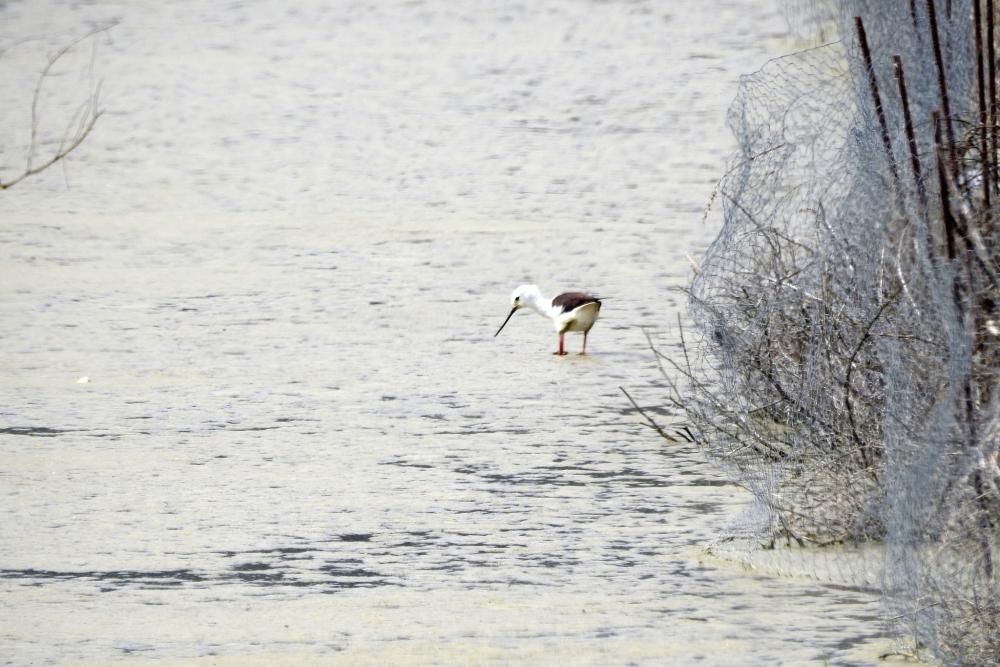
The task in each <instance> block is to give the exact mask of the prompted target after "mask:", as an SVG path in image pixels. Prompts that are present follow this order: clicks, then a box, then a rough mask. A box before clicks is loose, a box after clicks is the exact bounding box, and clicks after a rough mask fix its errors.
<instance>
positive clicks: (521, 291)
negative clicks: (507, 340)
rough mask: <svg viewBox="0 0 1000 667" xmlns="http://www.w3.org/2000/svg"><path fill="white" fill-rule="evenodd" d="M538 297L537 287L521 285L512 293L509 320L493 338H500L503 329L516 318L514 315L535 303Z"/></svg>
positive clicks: (504, 322)
mask: <svg viewBox="0 0 1000 667" xmlns="http://www.w3.org/2000/svg"><path fill="white" fill-rule="evenodd" d="M538 295H539V292H538V287H537V286H535V285H521V286H520V287H518V288H517V289H516V290H514V291H513V292H511V293H510V312H509V313H507V319H505V320H504V321H503V324H501V325H500V328H499V329H497V332H496V333H495V334H493V337H494V338H496V337H497V336H499V335H500V332H501V331H503V328H504V327H505V326H507V323H508V322H510V318H511V317H513V316H514V313H516V312H517V311H518V310H520V309H521V308H524V307H525V306H527V305H531V304H532V303H534V301H535V299H537V298H538Z"/></svg>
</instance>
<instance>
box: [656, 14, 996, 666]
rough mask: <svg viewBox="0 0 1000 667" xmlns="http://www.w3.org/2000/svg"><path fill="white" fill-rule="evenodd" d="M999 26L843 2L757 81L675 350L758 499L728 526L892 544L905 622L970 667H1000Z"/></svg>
mask: <svg viewBox="0 0 1000 667" xmlns="http://www.w3.org/2000/svg"><path fill="white" fill-rule="evenodd" d="M805 4H809V3H801V2H800V3H798V5H799V6H798V7H797V8H796V9H797V10H801V9H802V7H801V6H802V5H805ZM812 4H814V5H815V4H818V3H812ZM817 13H821V12H817ZM998 18H1000V16H998V14H997V8H996V7H995V6H994V2H993V0H954V1H950V0H949V1H948V2H945V0H939V1H938V2H935V1H934V0H919V1H917V0H909V1H903V0H895V1H893V2H884V1H881V0H880V1H875V0H872V1H871V2H846V1H845V2H841V3H839V5H838V6H837V7H836V9H834V10H833V11H832V15H831V16H830V17H829V20H830V21H832V22H833V23H834V24H835V25H836V26H837V28H838V33H839V35H840V39H839V40H838V41H836V42H834V43H829V44H826V45H823V46H819V47H815V48H811V49H808V50H805V51H802V52H800V53H796V54H794V55H790V56H787V57H784V58H780V59H778V60H776V61H773V62H771V63H769V64H767V65H766V66H765V67H764V68H763V69H761V70H760V71H759V72H757V73H754V74H752V75H749V76H746V77H744V78H743V80H742V81H741V85H740V88H739V92H738V95H737V99H736V101H735V103H734V105H733V107H732V109H731V112H730V124H731V126H732V128H733V130H734V132H735V134H736V136H737V140H738V142H739V152H738V154H737V156H736V157H735V158H734V161H733V164H732V167H731V169H730V171H729V172H728V173H727V175H726V176H725V178H724V179H723V180H722V182H721V183H720V186H719V190H718V199H719V200H720V201H721V205H722V208H723V215H724V226H723V229H722V231H721V233H720V234H719V236H718V238H717V239H716V240H715V241H714V243H713V244H712V246H711V247H710V249H709V250H708V252H707V254H706V256H705V258H704V260H703V262H702V263H701V265H700V266H699V268H698V271H697V273H696V275H695V278H694V280H693V283H692V284H691V286H690V290H689V298H690V310H691V317H692V319H693V321H694V322H695V331H694V332H693V333H692V332H685V335H686V336H687V339H686V341H685V344H684V348H685V349H684V356H683V360H682V361H677V360H676V359H675V360H674V361H673V362H671V361H670V359H669V358H668V356H667V355H663V354H660V353H657V354H658V355H659V358H660V359H661V360H663V361H665V362H669V363H673V371H675V372H674V373H672V374H671V375H672V377H674V378H675V384H674V389H675V391H674V395H673V396H672V397H671V400H673V401H674V402H675V403H676V404H677V405H678V406H680V407H681V408H682V410H683V411H684V413H685V414H686V417H687V420H688V424H689V429H690V435H691V437H692V438H693V439H694V440H696V441H697V442H699V443H701V444H702V445H703V446H704V447H705V448H706V449H707V451H708V452H709V453H710V454H711V455H712V457H713V458H714V460H716V461H718V462H720V463H721V464H722V465H724V466H725V467H726V468H727V469H728V470H730V471H731V472H732V473H733V474H734V476H735V477H736V478H737V479H738V480H739V481H740V482H741V483H742V484H743V485H745V486H746V487H747V488H748V489H750V490H751V491H752V492H753V494H754V498H755V510H754V513H753V514H752V516H753V518H754V520H753V521H746V522H744V523H743V525H742V526H741V527H740V529H739V530H738V531H734V534H733V535H731V536H729V537H730V538H733V539H734V540H738V541H739V543H740V544H742V545H746V546H743V547H740V548H744V549H746V550H748V551H750V550H752V549H759V548H769V547H771V548H773V547H774V546H775V544H776V543H779V542H780V543H781V544H782V545H789V546H792V547H803V548H809V547H812V548H823V547H828V546H830V545H855V546H856V545H866V546H867V547H871V546H876V547H877V551H879V552H880V553H881V555H882V558H880V559H879V564H878V567H879V568H881V570H880V575H877V577H876V578H877V579H878V581H877V582H876V583H877V584H879V585H881V587H882V590H883V592H884V595H885V599H886V603H887V604H886V620H892V621H894V622H895V623H898V624H902V626H903V627H902V628H901V630H902V631H903V634H905V635H906V636H909V637H911V638H913V640H914V643H915V645H916V646H917V647H918V648H922V649H926V651H927V653H928V655H929V656H931V657H933V658H934V659H937V660H941V661H943V662H945V663H950V664H997V663H1000V575H998V573H997V569H998V568H1000V562H998V561H1000V465H998V457H1000V385H998V373H1000V363H998V362H1000V313H998V312H997V311H998V304H1000V252H998V245H1000V207H998V202H1000V173H998V169H997V165H998V162H1000V155H998V144H1000V127H998V125H1000V114H998V93H997V84H998V76H1000V72H998V70H997V50H998V49H997V46H998V40H1000V36H998V35H997V34H996V29H995V28H996V24H997V22H998ZM826 28H829V23H828V24H827V25H826V27H825V28H824V29H826ZM677 378H679V380H677ZM737 533H738V534H737ZM844 567H845V568H846V567H851V566H850V565H846V564H845V565H844ZM857 574H858V578H859V579H861V578H863V577H862V573H860V572H858V573H857Z"/></svg>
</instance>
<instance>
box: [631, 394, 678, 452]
mask: <svg viewBox="0 0 1000 667" xmlns="http://www.w3.org/2000/svg"><path fill="white" fill-rule="evenodd" d="M618 388H619V389H621V390H622V393H623V394H625V398H627V399H628V402H629V403H631V404H632V406H633V407H635V409H636V410H637V411H638V412H639V414H640V415H642V417H643V418H644V419H645V420H646V421H647V422H648V423H647V424H646V426H648V427H650V428H651V429H653V430H655V431H656V432H657V433H659V434H660V437H662V438H663V439H664V440H669V441H670V442H677V438H674V437H673V436H671V435H670V434H669V433H667V432H666V431H664V430H663V429H662V428H660V425H659V424H657V423H656V422H655V421H653V418H652V417H650V416H649V415H647V414H646V411H645V410H643V409H642V408H640V407H639V404H638V403H636V402H635V401H634V400H633V399H632V397H631V396H629V393H628V392H627V391H625V387H618Z"/></svg>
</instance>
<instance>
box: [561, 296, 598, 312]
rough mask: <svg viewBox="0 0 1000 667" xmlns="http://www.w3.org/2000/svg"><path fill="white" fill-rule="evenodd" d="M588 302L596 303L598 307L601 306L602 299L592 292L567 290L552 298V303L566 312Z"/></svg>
mask: <svg viewBox="0 0 1000 667" xmlns="http://www.w3.org/2000/svg"><path fill="white" fill-rule="evenodd" d="M588 303H596V304H597V307H598V308H600V306H601V300H600V299H598V298H597V297H596V296H593V295H592V294H585V293H584V292H566V293H565V294H560V295H559V296H557V297H556V298H554V299H552V305H553V306H555V307H556V308H558V309H559V310H561V311H562V312H564V313H568V312H569V311H571V310H576V309H577V308H579V307H580V306H583V305H586V304H588Z"/></svg>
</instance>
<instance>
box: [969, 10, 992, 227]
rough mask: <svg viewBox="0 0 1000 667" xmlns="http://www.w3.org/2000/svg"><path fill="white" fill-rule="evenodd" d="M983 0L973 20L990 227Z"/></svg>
mask: <svg viewBox="0 0 1000 667" xmlns="http://www.w3.org/2000/svg"><path fill="white" fill-rule="evenodd" d="M980 2H981V0H973V3H972V21H973V23H975V30H974V31H973V34H974V41H975V47H976V89H977V91H978V93H979V94H978V102H979V157H980V161H981V170H982V172H983V174H982V178H983V208H984V210H983V221H984V223H985V226H986V227H987V228H989V224H990V223H989V220H990V164H991V160H990V151H989V142H988V139H987V124H988V122H989V118H988V116H987V114H986V72H985V69H984V67H983V16H982V7H981V6H980Z"/></svg>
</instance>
